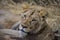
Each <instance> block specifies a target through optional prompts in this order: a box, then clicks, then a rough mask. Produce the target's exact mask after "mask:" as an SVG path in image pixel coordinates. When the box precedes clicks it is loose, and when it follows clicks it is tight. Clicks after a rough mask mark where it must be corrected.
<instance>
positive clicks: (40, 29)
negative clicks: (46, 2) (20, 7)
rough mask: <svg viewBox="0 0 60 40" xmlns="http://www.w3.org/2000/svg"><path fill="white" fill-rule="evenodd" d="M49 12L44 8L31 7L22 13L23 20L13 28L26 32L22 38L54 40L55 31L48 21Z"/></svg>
mask: <svg viewBox="0 0 60 40" xmlns="http://www.w3.org/2000/svg"><path fill="white" fill-rule="evenodd" d="M47 16H48V12H47V11H46V10H44V9H41V10H36V9H30V10H28V11H27V12H26V13H22V14H21V20H20V21H18V22H17V23H16V24H14V25H13V26H12V29H14V30H18V31H22V34H23V33H25V34H27V35H24V37H23V36H22V37H23V38H22V39H21V40H53V39H54V35H53V34H54V33H53V32H52V29H51V28H50V27H49V25H48V24H47V22H46V18H47Z"/></svg>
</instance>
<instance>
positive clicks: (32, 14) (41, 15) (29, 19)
mask: <svg viewBox="0 0 60 40" xmlns="http://www.w3.org/2000/svg"><path fill="white" fill-rule="evenodd" d="M46 16H47V11H46V10H43V9H42V10H36V9H31V10H28V11H27V12H26V13H22V14H21V26H22V27H23V30H24V31H25V32H33V33H37V32H38V31H39V30H40V29H41V28H43V26H42V25H44V23H45V22H46V20H45V19H46Z"/></svg>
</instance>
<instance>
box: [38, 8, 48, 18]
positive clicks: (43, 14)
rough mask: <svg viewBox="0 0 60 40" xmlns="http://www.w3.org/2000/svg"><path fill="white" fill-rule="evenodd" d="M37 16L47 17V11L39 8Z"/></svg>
mask: <svg viewBox="0 0 60 40" xmlns="http://www.w3.org/2000/svg"><path fill="white" fill-rule="evenodd" d="M39 16H40V17H42V18H47V16H48V12H47V11H46V10H44V9H41V10H40V12H39Z"/></svg>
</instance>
